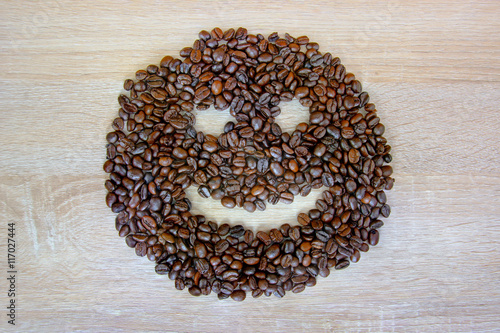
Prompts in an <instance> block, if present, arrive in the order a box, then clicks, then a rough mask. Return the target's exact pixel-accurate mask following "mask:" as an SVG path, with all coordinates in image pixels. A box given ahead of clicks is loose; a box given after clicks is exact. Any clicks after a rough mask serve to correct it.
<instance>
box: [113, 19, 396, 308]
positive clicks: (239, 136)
mask: <svg viewBox="0 0 500 333" xmlns="http://www.w3.org/2000/svg"><path fill="white" fill-rule="evenodd" d="M318 48H319V47H318V44H317V43H313V42H310V41H309V38H308V37H306V36H302V37H298V38H294V37H292V36H290V35H289V34H285V36H284V37H280V36H278V34H277V33H272V34H271V35H269V36H268V37H267V38H265V37H264V36H263V35H261V34H257V35H252V34H249V33H248V32H247V30H246V29H244V28H239V29H237V30H234V29H229V30H227V31H225V32H223V31H222V30H221V29H219V28H215V29H213V30H212V31H211V32H208V31H201V32H200V33H199V39H197V40H196V41H195V42H194V44H193V46H192V47H186V48H184V49H182V50H181V52H180V56H181V58H180V59H177V58H173V57H171V56H166V57H164V58H163V59H162V60H161V63H160V66H156V65H150V66H148V67H147V68H146V70H139V71H137V72H136V80H126V81H125V83H124V88H125V90H126V91H129V95H128V96H126V95H120V96H119V98H118V101H119V104H120V106H121V108H120V109H119V117H117V118H116V119H115V120H114V122H113V124H112V126H113V129H114V131H113V132H110V133H109V134H108V135H107V141H108V143H109V144H108V145H107V161H106V162H105V163H104V170H105V171H106V172H107V173H109V180H107V181H106V184H105V186H106V189H107V190H108V191H109V193H108V194H107V197H106V203H107V205H108V206H109V207H110V208H111V209H112V211H113V212H115V213H117V214H118V215H117V217H116V229H117V230H118V232H119V235H120V236H121V237H125V240H126V243H127V245H128V246H130V247H133V248H135V252H136V254H137V255H138V256H146V257H147V258H148V259H149V260H150V261H154V262H156V272H157V273H158V274H165V275H168V277H169V278H170V279H171V280H174V281H175V287H176V288H177V289H179V290H182V289H188V290H189V293H190V294H191V295H193V296H200V295H208V294H210V293H211V292H214V293H216V294H217V295H218V297H219V298H220V299H224V298H228V297H231V298H232V299H234V300H236V301H242V300H244V299H245V297H246V294H247V293H251V295H252V296H253V297H259V296H261V295H263V294H264V295H266V296H270V295H272V294H274V295H275V296H277V297H283V296H284V295H285V293H286V292H287V291H291V292H293V293H299V292H301V291H303V290H304V289H305V287H307V286H314V285H315V284H316V278H317V277H318V275H319V276H322V277H326V276H328V275H329V274H330V270H331V269H343V268H345V267H347V266H349V263H350V262H354V263H355V262H357V261H358V260H359V259H360V252H366V251H368V249H369V246H370V245H372V246H373V245H376V244H377V243H378V240H379V231H378V228H380V227H381V226H382V225H383V222H382V221H381V220H380V218H381V217H387V216H389V214H390V207H389V206H388V205H387V204H386V195H385V193H384V190H390V189H391V188H392V186H393V184H394V179H393V178H391V174H392V168H391V167H390V166H388V165H387V163H389V162H391V159H392V158H391V155H390V150H391V147H390V146H389V145H387V140H386V139H385V138H384V137H383V134H384V130H385V128H384V125H382V124H381V123H380V119H379V117H378V116H377V111H376V109H375V106H374V105H373V104H371V103H368V100H369V97H368V94H367V93H366V92H363V91H362V88H361V83H360V82H359V81H358V80H356V78H355V77H354V75H353V74H351V73H348V72H347V71H346V69H345V67H344V66H343V65H342V64H341V63H340V59H339V58H337V57H333V56H332V55H331V54H330V53H323V54H322V53H321V52H319V50H318ZM294 98H297V99H298V100H299V101H300V103H301V104H302V105H303V106H304V107H307V108H308V109H309V113H310V117H309V123H300V124H297V125H296V129H295V131H293V132H292V133H284V132H282V130H281V128H280V126H279V125H278V123H277V122H276V119H277V118H278V116H279V114H280V103H282V102H283V103H285V102H288V101H291V100H292V99H294ZM212 105H213V106H214V107H215V109H217V110H220V111H223V110H228V111H229V112H230V114H231V115H232V116H233V117H234V121H232V122H229V123H227V124H226V125H225V127H224V133H222V134H220V135H219V136H218V137H215V136H213V135H205V134H204V133H202V132H199V131H197V130H196V127H195V116H194V114H193V110H195V109H196V110H199V111H202V110H206V109H207V108H209V107H210V106H212ZM191 185H194V186H197V187H198V193H199V195H200V196H202V197H204V198H211V199H213V200H217V201H220V203H221V204H222V206H224V207H226V208H230V209H231V208H232V209H241V208H243V209H245V210H247V211H249V212H253V211H255V210H256V209H258V210H265V209H266V205H269V204H271V205H275V204H278V203H279V204H290V203H291V202H293V199H294V196H295V195H299V194H300V195H302V196H307V195H308V194H309V193H310V191H311V189H319V188H321V187H324V189H325V190H324V192H323V193H322V196H321V199H319V200H317V201H316V205H315V207H313V208H312V209H311V210H309V212H308V213H307V214H305V213H300V214H298V216H297V221H293V223H291V225H290V224H283V225H282V226H281V227H280V228H279V229H272V230H270V231H258V232H257V233H255V234H254V232H253V231H252V230H248V229H245V228H244V227H243V226H241V225H235V226H229V225H228V224H223V225H217V224H216V223H215V222H212V221H208V220H207V219H206V217H205V216H203V215H193V214H191V213H190V210H191V207H192V205H191V201H190V200H189V198H187V197H186V193H185V189H186V188H187V187H189V186H191ZM211 199H209V200H211ZM238 207H241V208H238ZM297 222H298V223H297Z"/></svg>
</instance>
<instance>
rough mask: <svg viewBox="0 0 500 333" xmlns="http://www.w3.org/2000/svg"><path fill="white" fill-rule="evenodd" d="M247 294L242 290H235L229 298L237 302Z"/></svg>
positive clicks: (242, 299)
mask: <svg viewBox="0 0 500 333" xmlns="http://www.w3.org/2000/svg"><path fill="white" fill-rule="evenodd" d="M246 296H247V294H246V293H245V292H244V291H242V290H236V291H234V292H233V293H232V294H231V298H232V299H233V300H235V301H237V302H241V301H244V300H245V298H246Z"/></svg>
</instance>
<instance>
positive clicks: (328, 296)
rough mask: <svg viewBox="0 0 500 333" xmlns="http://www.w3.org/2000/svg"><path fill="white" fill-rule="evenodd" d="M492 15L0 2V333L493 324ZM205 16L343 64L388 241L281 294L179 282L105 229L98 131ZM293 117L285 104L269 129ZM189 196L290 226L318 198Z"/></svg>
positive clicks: (498, 207)
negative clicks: (386, 208) (307, 45)
mask: <svg viewBox="0 0 500 333" xmlns="http://www.w3.org/2000/svg"><path fill="white" fill-rule="evenodd" d="M499 16H500V2H498V1H495V0H492V1H445V0H442V1H430V0H418V1H407V2H406V1H402V0H393V1H389V2H386V1H378V0H376V1H373V0H372V1H343V2H333V1H287V2H285V1H255V0H253V1H251V0H250V1H124V2H116V1H73V2H69V1H63V0H53V1H37V2H33V1H22V0H19V1H3V2H2V9H1V11H0V42H1V46H0V98H1V106H0V110H1V113H0V143H1V158H0V221H1V223H2V228H1V231H0V240H1V246H0V257H2V258H3V259H2V260H1V261H0V281H1V282H0V295H1V296H0V309H1V310H0V318H1V319H0V331H7V332H10V331H18V332H71V331H94V332H110V331H123V332H129V331H130V332H132V331H133V332H137V331H185V332H221V331H224V332H234V331H236V332H304V331H309V332H332V331H336V332H344V331H345V332H441V331H449V332H451V331H453V332H457V331H468V332H494V331H496V332H498V331H500V320H499V319H498V318H499V315H500V282H499V281H500V269H499V267H500V253H499V247H500V241H499V239H500V233H499V231H500V225H499V223H500V218H499V215H500V199H499V197H500V143H499V138H500V114H499V110H498V109H499V105H500V60H499V59H500V20H499V19H498V17H499ZM215 26H220V27H221V28H223V29H226V28H230V27H238V26H245V27H247V28H248V29H249V31H250V32H253V33H263V34H266V35H267V34H269V33H271V32H273V31H278V32H280V33H281V34H284V33H285V32H289V33H290V34H292V35H293V36H299V35H308V36H309V37H310V38H311V40H313V41H316V42H318V43H319V44H320V46H321V50H323V51H325V52H326V51H330V52H332V53H333V54H335V55H338V56H340V57H341V59H342V60H343V63H344V64H345V65H346V67H347V69H348V71H350V72H353V73H355V74H356V75H357V77H358V78H359V79H360V80H361V82H362V83H363V85H364V88H365V89H366V90H367V91H368V92H369V93H370V96H371V101H373V102H374V103H375V104H376V105H377V107H378V110H379V113H380V116H381V118H382V121H383V123H384V124H385V125H386V128H387V131H386V137H387V138H388V140H389V141H390V144H391V145H392V147H393V156H394V162H393V164H392V165H393V167H394V169H395V174H394V177H395V178H396V185H395V187H394V190H393V191H392V192H390V193H389V203H390V205H391V206H392V208H393V210H392V215H391V217H390V218H389V219H387V220H386V224H385V226H384V227H383V228H382V231H381V241H380V244H379V245H378V246H377V247H375V248H373V249H371V250H370V252H369V253H367V254H363V255H362V259H361V261H360V262H359V263H357V264H353V265H351V267H349V268H348V269H346V270H344V271H340V272H333V273H332V274H331V275H330V276H329V277H328V278H326V279H319V281H318V284H317V286H316V287H314V288H308V289H306V291H305V292H303V293H301V294H298V295H295V294H290V295H288V294H287V295H286V297H285V298H284V299H281V300H279V299H276V298H275V297H272V298H260V299H258V300H253V299H251V298H249V299H247V301H245V302H243V303H236V302H232V301H218V300H217V298H216V297H215V296H210V297H203V298H194V297H191V296H190V295H189V294H188V293H187V292H178V291H176V290H174V288H173V283H172V281H169V280H168V279H166V278H165V277H162V276H158V275H156V274H155V273H154V265H153V264H152V263H150V262H148V260H147V259H145V258H137V257H135V254H134V252H133V250H132V249H129V248H127V247H126V245H125V244H124V241H123V239H120V238H119V237H118V236H117V233H116V231H115V230H114V215H113V214H112V213H111V212H110V211H109V209H108V208H107V207H106V206H105V204H104V196H105V194H106V192H105V190H104V188H103V183H104V180H105V179H106V175H105V174H104V173H103V172H102V163H103V162H104V158H105V139H104V138H105V135H106V133H107V132H108V131H109V130H110V123H111V121H112V119H113V118H114V117H115V115H116V112H117V108H118V104H117V100H116V99H117V96H118V94H119V93H120V91H121V90H122V82H123V80H124V79H126V78H129V77H132V76H133V75H134V72H135V71H136V70H138V69H141V68H144V67H145V66H147V65H148V64H150V63H156V64H157V63H159V61H160V59H161V58H162V57H163V56H164V55H167V54H170V55H177V54H178V52H179V50H180V49H181V48H182V47H184V46H187V45H190V44H191V43H192V42H193V41H194V39H195V38H196V36H197V33H198V31H200V30H201V29H211V28H213V27H215ZM304 112H305V110H303V109H302V108H300V107H297V105H293V104H290V105H288V106H287V107H286V112H284V114H283V115H282V116H281V118H280V119H279V121H280V124H282V125H283V126H284V127H287V128H292V127H293V124H294V123H296V122H297V121H298V119H303V118H301V117H304V115H305V113H304ZM214 117H215V118H214V119H216V120H217V124H219V125H217V126H215V125H211V124H210V122H209V121H208V120H209V118H204V119H203V117H200V119H199V126H200V127H203V128H205V129H207V131H213V132H214V133H217V132H218V131H219V128H220V126H221V124H223V117H224V115H222V114H220V113H218V114H215V116H214ZM210 121H212V119H210ZM191 199H192V201H193V203H194V205H195V206H196V207H197V209H200V211H205V212H206V213H207V215H208V216H209V217H210V218H213V219H216V220H217V221H230V222H231V223H238V222H243V223H245V224H246V225H247V226H249V227H253V228H255V230H257V229H258V228H262V229H268V228H270V227H271V226H273V225H278V224H280V223H281V222H284V221H288V220H289V219H293V218H294V216H295V215H296V213H297V212H298V211H305V210H306V209H307V207H310V206H312V205H313V202H314V200H315V195H314V194H312V195H311V196H309V197H308V198H306V199H305V200H301V201H300V202H296V203H294V205H292V206H290V207H289V206H283V205H278V206H275V207H271V208H268V210H266V212H265V213H258V214H253V215H251V214H247V213H243V212H242V211H241V210H231V211H228V210H225V209H222V208H221V206H220V205H219V204H218V203H215V202H212V201H210V200H202V199H201V198H200V197H199V196H197V195H196V194H193V195H191ZM8 222H15V223H16V228H17V233H16V240H17V248H16V249H17V252H16V254H17V269H18V275H17V282H16V292H17V295H16V304H17V308H16V309H17V318H16V323H17V325H16V326H15V327H11V325H8V324H7V317H6V313H7V310H6V306H7V305H8V303H7V302H8V298H7V289H8V285H7V280H6V278H7V273H6V270H7V265H6V253H7V248H6V237H7V231H6V226H7V223H8Z"/></svg>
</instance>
